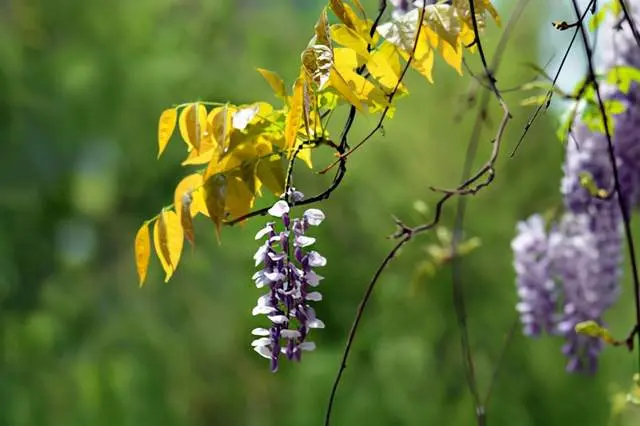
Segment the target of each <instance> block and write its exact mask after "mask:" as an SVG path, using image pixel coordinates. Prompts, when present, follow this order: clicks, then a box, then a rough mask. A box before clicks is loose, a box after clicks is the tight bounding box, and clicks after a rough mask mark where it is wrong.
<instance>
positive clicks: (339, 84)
mask: <svg viewBox="0 0 640 426" xmlns="http://www.w3.org/2000/svg"><path fill="white" fill-rule="evenodd" d="M354 74H355V73H354ZM329 80H330V81H331V86H333V88H334V89H336V91H337V92H338V93H339V94H340V95H341V96H342V97H343V98H345V99H346V100H347V102H349V103H350V104H351V105H353V106H354V107H356V108H357V109H358V110H359V111H360V112H364V107H363V106H362V103H361V102H360V99H358V97H357V96H356V94H355V93H353V89H352V88H351V87H350V86H349V84H348V83H347V82H346V81H345V79H344V77H342V75H341V74H340V72H338V70H337V69H336V68H335V67H334V68H333V69H332V70H331V74H330V76H329Z"/></svg>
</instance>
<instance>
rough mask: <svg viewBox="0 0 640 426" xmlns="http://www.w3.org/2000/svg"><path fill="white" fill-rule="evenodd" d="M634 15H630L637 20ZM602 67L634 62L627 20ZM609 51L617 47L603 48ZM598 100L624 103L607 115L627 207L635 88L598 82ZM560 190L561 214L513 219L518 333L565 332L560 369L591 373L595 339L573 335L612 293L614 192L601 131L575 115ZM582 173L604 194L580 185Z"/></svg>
mask: <svg viewBox="0 0 640 426" xmlns="http://www.w3.org/2000/svg"><path fill="white" fill-rule="evenodd" d="M639 18H640V16H637V15H636V16H635V20H636V22H640V19H639ZM610 42H611V44H612V46H613V47H612V48H611V49H610V50H608V51H607V52H608V54H607V55H606V56H605V68H606V69H612V68H613V67H617V66H621V65H623V66H633V67H638V66H640V47H638V45H637V44H636V43H635V40H634V38H633V35H632V33H631V29H630V28H629V25H628V23H627V22H624V23H623V24H622V28H621V29H620V30H617V31H613V34H611V39H610ZM610 52H617V53H618V54H616V55H611V54H610ZM602 88H603V90H602V95H603V100H604V102H607V101H611V100H616V101H619V102H621V103H622V104H623V105H624V106H625V108H624V111H623V112H622V113H620V114H615V115H614V116H613V124H614V132H613V135H612V136H613V144H614V153H615V157H616V165H617V168H618V174H619V182H620V187H621V194H622V196H623V197H624V200H625V201H626V205H627V206H629V209H631V208H633V207H635V206H638V204H639V202H640V137H638V132H637V130H638V128H640V105H639V104H638V100H639V99H640V98H639V96H640V87H639V86H638V85H637V83H635V82H634V83H632V84H631V87H630V88H629V90H628V91H621V90H620V88H619V87H617V86H616V85H606V84H603V85H602ZM563 171H564V176H563V178H562V182H561V185H560V187H561V193H562V195H563V197H564V202H565V203H564V204H565V213H564V215H563V216H562V218H561V220H560V221H559V223H554V224H550V226H548V228H549V229H548V231H547V230H545V223H544V220H543V219H542V218H541V217H540V216H539V215H534V216H532V217H530V218H529V219H528V220H527V221H525V222H522V223H520V224H518V232H517V236H516V238H515V239H514V240H513V242H512V249H513V251H514V266H515V270H516V286H517V290H518V296H519V299H520V301H519V302H518V304H517V307H516V308H517V310H518V312H520V315H521V321H522V323H523V327H524V333H525V334H526V335H529V336H537V335H539V334H541V333H542V332H547V333H549V334H554V335H561V336H563V337H564V338H565V339H566V344H565V345H564V346H563V349H562V351H563V353H564V354H565V355H566V356H567V357H568V362H567V371H569V372H579V371H587V372H594V371H595V370H596V369H597V360H598V358H597V356H598V353H599V352H600V350H601V349H602V342H601V341H600V340H598V339H596V338H592V337H589V336H586V335H579V334H577V333H576V331H575V326H576V324H578V323H580V322H582V321H587V320H592V321H596V322H598V323H600V324H602V316H603V314H604V312H605V311H606V310H607V309H608V308H610V307H611V306H612V305H613V304H614V303H615V301H616V300H617V298H618V296H619V293H620V288H619V280H620V276H621V263H622V242H623V239H622V215H621V212H620V207H619V202H618V199H617V197H618V194H616V193H614V178H613V171H612V165H611V163H610V159H609V154H608V141H607V138H606V135H605V134H604V133H601V132H594V131H592V130H590V129H589V127H588V126H587V125H585V124H584V123H581V122H579V121H577V122H576V123H575V125H574V129H573V138H570V140H569V141H568V142H567V143H566V156H565V163H564V166H563ZM585 176H589V179H590V180H591V181H592V183H593V184H594V185H595V186H597V188H599V189H602V190H603V193H604V194H606V195H605V196H602V195H600V196H596V195H594V193H593V191H591V190H589V189H588V188H586V187H585V185H584V177H585Z"/></svg>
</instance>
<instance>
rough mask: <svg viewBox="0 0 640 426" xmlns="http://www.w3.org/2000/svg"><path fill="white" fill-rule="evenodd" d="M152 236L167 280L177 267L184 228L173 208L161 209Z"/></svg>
mask: <svg viewBox="0 0 640 426" xmlns="http://www.w3.org/2000/svg"><path fill="white" fill-rule="evenodd" d="M153 238H154V245H155V249H156V253H157V254H158V258H159V259H160V263H161V264H162V269H164V272H165V279H164V282H168V281H169V279H171V276H172V275H173V273H174V272H175V270H176V268H177V267H178V263H179V262H180V256H181V254H182V246H183V244H184V230H183V229H182V225H181V224H180V219H179V218H178V215H177V214H176V213H175V212H174V211H173V210H163V211H162V212H161V213H160V216H159V217H158V219H157V220H156V222H155V224H154V227H153Z"/></svg>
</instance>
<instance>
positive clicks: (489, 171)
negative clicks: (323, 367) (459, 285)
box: [325, 0, 511, 426]
mask: <svg viewBox="0 0 640 426" xmlns="http://www.w3.org/2000/svg"><path fill="white" fill-rule="evenodd" d="M470 2H471V3H472V1H471V0H470ZM471 8H472V16H473V17H474V18H473V20H474V30H475V32H476V41H475V44H478V51H479V52H482V55H484V51H483V50H482V45H481V43H480V37H479V34H478V25H477V22H476V18H475V14H474V13H473V12H474V8H473V4H472V5H471ZM423 10H424V9H423ZM418 36H419V34H417V35H416V41H415V43H414V50H415V44H417V40H418V38H417V37H418ZM483 64H485V66H484V69H485V73H486V74H487V75H488V76H490V77H489V81H490V83H491V87H492V92H493V93H494V95H495V96H496V98H497V99H498V101H499V103H500V105H501V107H502V109H503V111H504V115H503V118H502V120H501V122H500V124H499V126H498V131H497V133H496V137H495V139H494V141H493V146H494V148H493V151H492V154H491V156H490V158H489V160H488V161H487V163H486V164H485V165H484V166H483V167H481V168H480V169H479V170H478V171H477V172H476V173H475V174H474V175H472V176H470V177H469V178H467V179H465V180H464V181H463V182H462V183H461V184H460V185H459V186H458V187H457V188H456V189H454V190H450V191H448V192H445V193H444V194H443V196H442V197H441V198H440V200H439V201H438V202H437V204H436V207H435V213H434V217H433V219H432V220H431V221H430V222H429V223H425V224H422V225H418V226H415V227H409V226H407V225H405V224H404V223H403V222H401V221H400V220H399V219H396V220H395V223H396V226H397V231H396V233H395V234H393V235H392V237H393V238H395V239H397V240H398V241H397V243H396V245H395V246H394V247H393V248H392V249H391V251H390V252H389V253H388V254H387V255H386V256H385V257H384V259H383V260H382V262H381V263H380V265H379V266H378V268H377V269H376V272H375V273H374V275H373V277H372V279H371V281H370V282H369V285H368V286H367V289H366V291H365V294H364V296H363V298H362V300H361V302H360V304H359V306H358V309H357V311H356V316H355V318H354V322H353V325H352V326H351V330H350V332H349V336H348V337H347V343H346V346H345V349H344V352H343V356H342V361H341V363H340V367H339V369H338V373H337V375H336V378H335V380H334V383H333V387H332V390H331V394H330V396H329V403H328V406H327V412H326V417H325V426H328V425H329V424H330V420H331V412H332V408H333V402H334V400H335V396H336V393H337V389H338V386H339V384H340V381H341V379H342V375H343V373H344V370H345V369H346V367H347V360H348V357H349V353H350V351H351V347H352V345H353V341H354V339H355V336H356V333H357V330H358V325H359V324H360V320H361V319H362V316H363V314H364V310H365V308H366V305H367V302H368V301H369V298H370V297H371V294H372V293H373V290H374V288H375V285H376V283H377V282H378V279H379V277H380V275H381V274H382V272H383V271H384V269H385V268H386V267H387V266H388V264H389V263H390V262H391V260H392V259H393V258H394V257H395V256H396V255H397V253H398V251H399V250H400V249H401V248H402V246H404V245H405V244H406V243H408V242H409V241H411V239H413V237H414V236H416V235H417V234H420V233H423V232H426V231H428V230H430V229H432V228H433V227H435V226H436V225H437V224H438V223H439V222H440V218H441V215H442V210H443V207H444V204H445V203H446V201H447V200H449V199H450V198H451V197H453V196H454V195H466V194H469V193H475V192H477V191H478V190H479V189H481V188H483V187H485V186H486V185H488V184H489V183H490V182H491V181H492V180H493V176H494V175H495V172H494V164H495V161H496V159H497V157H498V153H499V149H500V145H501V141H502V138H503V135H504V130H505V128H506V125H507V123H508V122H509V120H510V119H511V113H510V112H509V108H508V107H507V105H506V103H505V102H504V100H503V99H502V96H501V95H500V91H499V90H498V88H497V87H496V85H495V82H496V81H495V79H494V78H493V76H491V74H490V73H489V70H488V68H487V67H486V59H484V58H483ZM378 128H379V127H378ZM483 177H484V178H485V179H486V180H485V181H484V182H482V183H479V184H477V182H478V181H479V180H481V179H482V178H483ZM474 184H477V186H476V187H475V188H473V187H472V185H474ZM463 334H465V335H466V329H464V330H463ZM467 352H468V350H467ZM470 383H475V379H474V380H473V381H472V382H470ZM470 386H472V385H471V384H470ZM474 389H475V387H474ZM474 396H475V399H476V401H477V403H476V406H477V407H478V406H480V405H481V404H480V403H479V401H480V399H479V396H478V394H477V390H476V391H475V392H474ZM479 418H484V417H483V416H482V417H479Z"/></svg>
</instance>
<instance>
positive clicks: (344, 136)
mask: <svg viewBox="0 0 640 426" xmlns="http://www.w3.org/2000/svg"><path fill="white" fill-rule="evenodd" d="M386 8H387V2H386V0H380V5H379V7H378V15H377V16H376V19H375V21H374V23H373V25H372V26H371V30H370V31H369V36H370V37H372V38H373V36H374V35H375V33H376V29H377V28H378V24H379V23H380V20H381V19H382V16H383V15H384V12H385V10H386ZM372 49H373V46H372V45H371V44H368V45H367V50H368V51H371V50H372ZM365 72H366V65H362V66H361V67H359V68H358V69H357V70H356V73H357V74H359V75H363V74H364V73H365ZM355 118H356V107H355V106H353V105H352V106H351V107H350V109H349V115H348V116H347V120H346V121H345V123H344V126H343V128H342V132H341V134H340V139H339V141H340V143H339V145H338V146H337V148H336V151H337V154H338V162H337V163H336V164H338V170H337V171H336V174H335V176H334V177H333V181H332V182H331V185H329V187H327V188H326V189H325V190H324V191H322V192H321V193H320V194H318V195H315V196H313V197H309V198H305V199H304V200H300V201H298V202H297V203H296V204H297V205H298V206H304V205H306V204H313V203H316V202H318V201H322V200H326V199H327V198H329V197H330V196H331V193H332V192H333V191H335V190H336V189H337V188H338V186H340V183H341V182H342V179H344V176H345V175H346V173H347V161H346V158H345V157H343V154H344V153H345V152H346V151H347V150H348V149H349V143H348V136H349V132H350V131H351V127H352V126H353V122H354V120H355ZM291 169H292V167H290V168H289V171H288V174H289V173H291ZM268 211H269V207H264V208H261V209H258V210H254V211H252V212H249V213H247V214H245V215H242V216H239V217H237V218H235V219H232V220H230V221H227V222H224V224H225V225H229V226H232V225H235V224H237V223H240V222H242V221H244V220H246V219H249V218H251V217H254V216H264V215H265V214H267V212H268Z"/></svg>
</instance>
